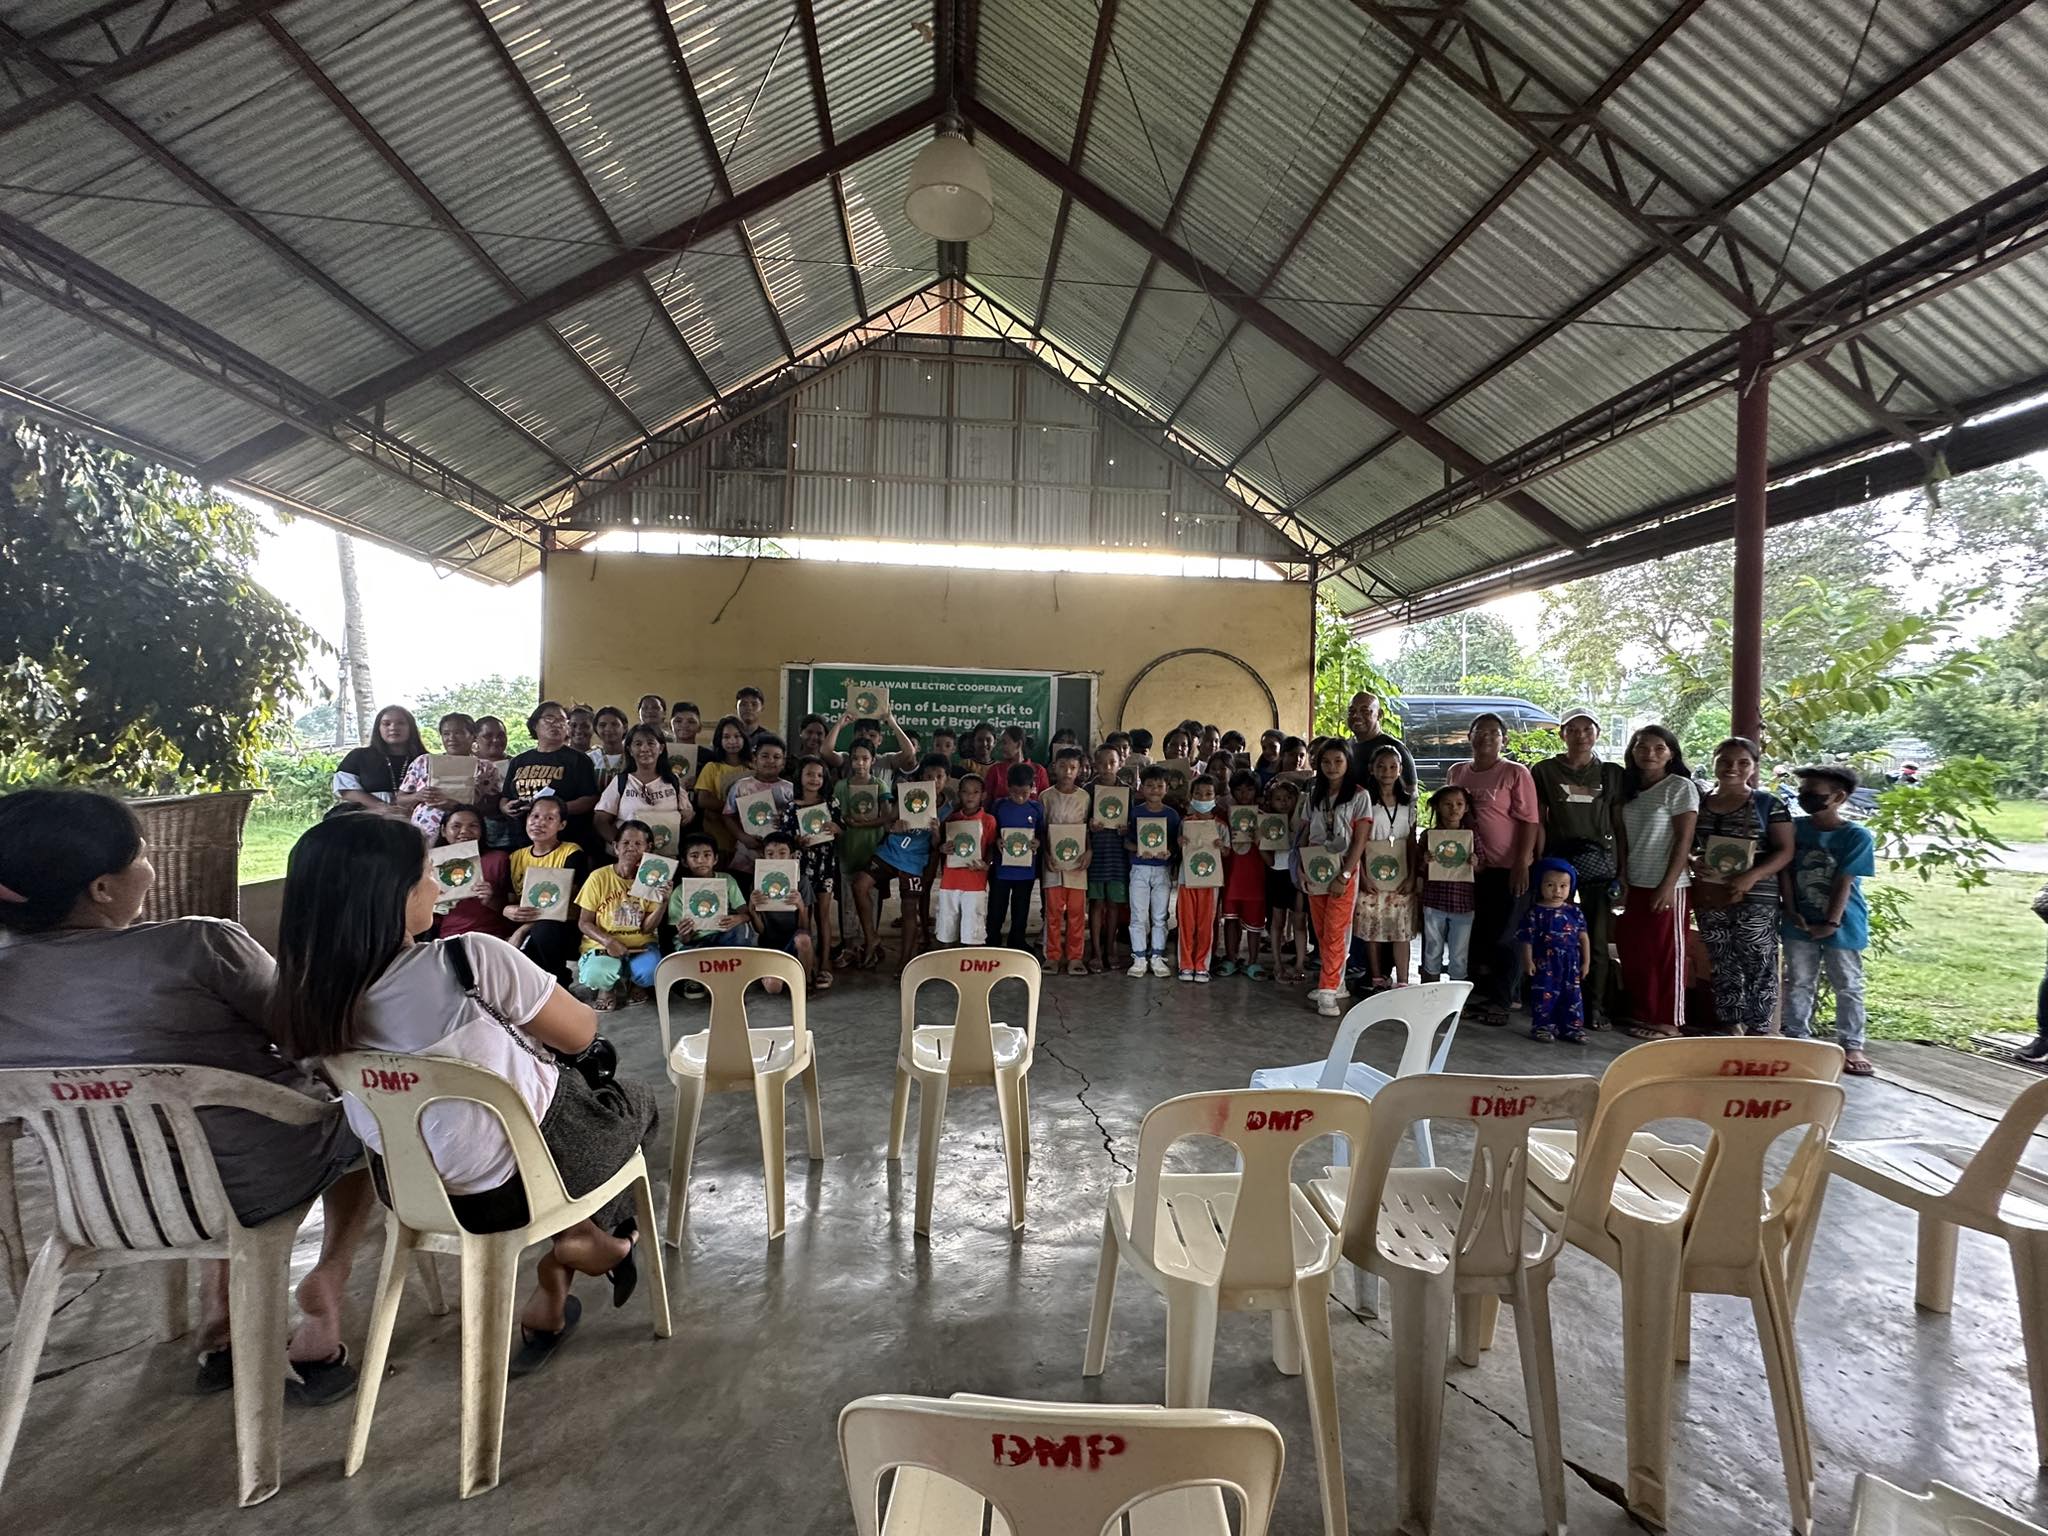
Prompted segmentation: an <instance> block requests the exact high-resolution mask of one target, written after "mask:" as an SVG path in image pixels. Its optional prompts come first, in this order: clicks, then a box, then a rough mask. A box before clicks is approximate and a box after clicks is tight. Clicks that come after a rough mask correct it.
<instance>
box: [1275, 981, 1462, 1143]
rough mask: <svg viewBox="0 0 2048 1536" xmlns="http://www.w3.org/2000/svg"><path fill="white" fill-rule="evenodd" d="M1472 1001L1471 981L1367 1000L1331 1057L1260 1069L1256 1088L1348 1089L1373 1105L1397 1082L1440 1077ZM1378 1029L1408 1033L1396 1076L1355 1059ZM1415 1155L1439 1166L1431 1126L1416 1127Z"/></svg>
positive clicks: (1348, 1018)
mask: <svg viewBox="0 0 2048 1536" xmlns="http://www.w3.org/2000/svg"><path fill="white" fill-rule="evenodd" d="M1471 995H1472V983H1471V982H1469V981H1426V982H1423V983H1422V984H1421V985H1419V986H1413V987H1398V988H1396V989H1395V990H1393V991H1391V992H1382V993H1380V994H1378V995H1377V996H1375V997H1368V998H1366V999H1365V1000H1364V1001H1363V1002H1360V1003H1357V1004H1355V1005H1353V1007H1352V1008H1351V1010H1350V1011H1349V1012H1348V1013H1346V1014H1345V1015H1344V1018H1343V1021H1342V1022H1341V1023H1339V1024H1338V1026H1337V1035H1336V1038H1335V1039H1334V1040H1332V1041H1331V1042H1330V1054H1329V1055H1328V1056H1326V1057H1324V1058H1323V1059H1322V1060H1321V1061H1304V1062H1302V1063H1301V1064H1300V1065H1299V1066H1293V1067H1261V1068H1259V1070H1258V1071H1256V1072H1254V1073H1253V1074H1252V1086H1253V1087H1254V1088H1346V1089H1349V1090H1350V1091H1351V1092H1353V1093H1355V1094H1357V1095H1359V1096H1360V1097H1361V1098H1366V1099H1369V1098H1371V1097H1372V1096H1373V1095H1374V1094H1376V1093H1378V1092H1379V1091H1380V1090H1381V1089H1382V1088H1384V1087H1386V1085H1387V1084H1388V1083H1390V1082H1393V1081H1394V1080H1395V1079H1396V1078H1402V1077H1413V1076H1415V1075H1416V1074H1417V1073H1418V1072H1441V1071H1443V1069H1444V1063H1445V1062H1446V1061H1448V1060H1449V1059H1450V1055H1451V1042H1452V1041H1454V1040H1455V1039H1457V1037H1458V1021H1459V1019H1460V1018H1462V1017H1463V1015H1464V1011H1465V999H1466V998H1468V997H1470V996H1471ZM1376 1024H1387V1025H1394V1024H1399V1025H1400V1026H1402V1028H1403V1029H1404V1030H1406V1032H1407V1036H1406V1039H1405V1040H1404V1041H1403V1043H1402V1046H1401V1060H1400V1062H1399V1064H1398V1065H1396V1066H1395V1068H1394V1071H1393V1075H1392V1076H1389V1075H1388V1074H1387V1073H1385V1072H1382V1071H1381V1070H1380V1069H1379V1068H1378V1067H1372V1066H1367V1065H1366V1064H1365V1063H1364V1062H1362V1061H1353V1060H1352V1059H1351V1058H1352V1056H1353V1055H1354V1054H1355V1053H1356V1052H1357V1050H1358V1042H1359V1041H1360V1040H1361V1039H1363V1038H1364V1037H1365V1032H1366V1031H1367V1030H1369V1029H1371V1028H1372V1027H1373V1026H1374V1025H1376ZM1438 1030H1442V1031H1443V1037H1442V1038H1441V1039H1438V1038H1437V1031H1438ZM1415 1152H1416V1156H1417V1158H1418V1159H1419V1160H1420V1161H1421V1162H1422V1163H1423V1165H1424V1166H1425V1167H1426V1166H1429V1165H1431V1164H1434V1163H1435V1162H1436V1148H1435V1147H1434V1146H1432V1145H1431V1143H1430V1138H1429V1122H1428V1121H1426V1120H1419V1121H1417V1122H1416V1124H1415ZM1339 1166H1342V1165H1341V1164H1340V1165H1339Z"/></svg>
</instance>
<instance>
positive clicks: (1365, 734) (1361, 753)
mask: <svg viewBox="0 0 2048 1536" xmlns="http://www.w3.org/2000/svg"><path fill="white" fill-rule="evenodd" d="M1345 718H1346V723H1347V724H1348V725H1350V727H1351V742H1350V746H1351V767H1352V771H1353V772H1355V773H1356V774H1357V775H1358V777H1359V778H1360V780H1362V781H1363V782H1365V783H1368V784H1369V783H1371V782H1372V774H1371V772H1370V769H1371V766H1372V755H1373V753H1375V752H1377V751H1379V749H1380V748H1381V747H1392V748H1393V749H1394V750H1395V751H1396V752H1398V753H1400V754H1401V782H1402V783H1403V784H1406V785H1407V786H1408V791H1409V793H1410V794H1413V793H1414V792H1415V759H1414V758H1412V757H1410V756H1409V755H1408V749H1407V748H1406V747H1404V746H1402V745H1401V743H1400V742H1399V741H1398V740H1397V739H1395V738H1394V737H1392V736H1389V735H1388V734H1387V733H1386V732H1385V731H1383V730H1381V729H1380V701H1379V698H1378V696H1377V695H1376V694H1370V693H1354V694H1353V695H1351V710H1350V713H1349V714H1348V715H1347V716H1346V717H1345Z"/></svg>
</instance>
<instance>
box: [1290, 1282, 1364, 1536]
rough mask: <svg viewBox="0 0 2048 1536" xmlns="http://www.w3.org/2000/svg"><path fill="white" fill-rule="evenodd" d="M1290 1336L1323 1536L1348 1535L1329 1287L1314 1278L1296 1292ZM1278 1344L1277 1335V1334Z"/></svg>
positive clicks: (1295, 1290) (1299, 1286)
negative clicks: (1301, 1383)
mask: <svg viewBox="0 0 2048 1536" xmlns="http://www.w3.org/2000/svg"><path fill="white" fill-rule="evenodd" d="M1273 1318H1274V1320H1275V1322H1276V1323H1277V1322H1285V1323H1287V1324H1288V1325H1289V1329H1288V1331H1289V1332H1290V1333H1291V1334H1292V1335H1293V1336H1294V1341H1295V1352H1296V1354H1297V1355H1298V1356H1299V1357H1300V1361H1301V1368H1302V1375H1303V1377H1304V1378H1305V1379H1306V1382H1307V1385H1308V1422H1309V1430H1310V1433H1311V1434H1313V1435H1314V1436H1315V1442H1316V1481H1317V1484H1318V1486H1319V1487H1320V1488H1321V1491H1322V1496H1323V1536H1345V1532H1347V1531H1348V1530H1349V1529H1350V1524H1349V1516H1348V1514H1347V1512H1346V1509H1345V1501H1344V1448H1343V1444H1342V1441H1341V1439H1340V1437H1339V1435H1338V1431H1337V1359H1336V1356H1335V1355H1334V1354H1333V1353H1332V1352H1331V1349H1330V1283H1329V1278H1328V1277H1327V1276H1325V1275H1312V1276H1310V1277H1309V1278H1307V1279H1305V1280H1302V1281H1300V1282H1298V1283H1297V1284H1296V1285H1295V1287H1294V1307H1293V1309H1292V1312H1291V1315H1289V1316H1287V1317H1285V1318H1283V1317H1281V1315H1280V1314H1279V1313H1278V1312H1275V1313H1274V1314H1273ZM1276 1338H1277V1334H1276Z"/></svg>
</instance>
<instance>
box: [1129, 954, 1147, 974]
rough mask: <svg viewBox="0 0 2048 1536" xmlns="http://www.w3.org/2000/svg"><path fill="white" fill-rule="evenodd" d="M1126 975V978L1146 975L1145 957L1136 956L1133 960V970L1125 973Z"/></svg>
mask: <svg viewBox="0 0 2048 1536" xmlns="http://www.w3.org/2000/svg"><path fill="white" fill-rule="evenodd" d="M1124 974H1125V975H1126V976H1142V975H1144V974H1145V957H1144V956H1143V955H1139V956H1136V957H1135V958H1134V959H1133V960H1132V961H1131V968H1130V969H1129V970H1128V971H1125V972H1124Z"/></svg>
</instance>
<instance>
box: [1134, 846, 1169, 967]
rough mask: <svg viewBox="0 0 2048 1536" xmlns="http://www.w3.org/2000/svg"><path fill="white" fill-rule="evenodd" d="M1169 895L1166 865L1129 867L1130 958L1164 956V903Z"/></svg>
mask: <svg viewBox="0 0 2048 1536" xmlns="http://www.w3.org/2000/svg"><path fill="white" fill-rule="evenodd" d="M1172 892H1173V868H1172V866H1171V865H1168V864H1138V863H1133V864H1132V865H1131V957H1132V958H1133V959H1149V958H1150V957H1151V956H1153V955H1163V954H1165V953H1166V904H1167V901H1168V899H1169V897H1170V896H1171V895H1172Z"/></svg>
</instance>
